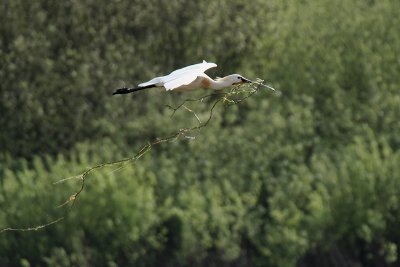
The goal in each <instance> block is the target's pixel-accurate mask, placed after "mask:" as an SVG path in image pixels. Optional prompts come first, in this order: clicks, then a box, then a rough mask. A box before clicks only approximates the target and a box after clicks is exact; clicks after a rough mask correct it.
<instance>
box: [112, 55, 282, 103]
mask: <svg viewBox="0 0 400 267" xmlns="http://www.w3.org/2000/svg"><path fill="white" fill-rule="evenodd" d="M216 66H217V64H215V63H211V62H206V61H205V60H203V62H202V63H198V64H194V65H190V66H187V67H184V68H181V69H177V70H175V71H173V72H171V73H170V74H168V75H166V76H160V77H156V78H154V79H151V80H150V81H148V82H144V83H141V84H139V85H138V86H137V87H132V88H129V87H123V88H119V89H116V90H115V91H114V92H113V95H118V94H129V93H133V92H136V91H139V90H144V89H148V88H153V87H163V88H165V90H166V91H177V92H187V91H192V90H194V89H199V88H205V89H214V90H220V89H223V88H226V87H229V86H232V85H237V84H243V83H257V84H260V83H258V82H254V81H251V80H249V79H246V78H244V77H243V76H242V75H239V74H231V75H228V76H225V77H223V78H216V79H215V80H213V79H211V78H210V77H209V76H208V75H207V74H205V73H204V72H205V71H206V70H208V69H211V68H215V67H216ZM260 85H263V86H265V87H268V88H269V89H271V90H274V91H275V89H274V88H272V87H270V86H268V85H265V84H260Z"/></svg>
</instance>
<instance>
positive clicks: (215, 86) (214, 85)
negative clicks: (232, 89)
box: [211, 79, 231, 90]
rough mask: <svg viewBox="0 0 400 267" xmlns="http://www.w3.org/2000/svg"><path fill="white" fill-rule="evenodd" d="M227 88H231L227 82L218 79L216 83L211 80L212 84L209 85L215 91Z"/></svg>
mask: <svg viewBox="0 0 400 267" xmlns="http://www.w3.org/2000/svg"><path fill="white" fill-rule="evenodd" d="M229 86H231V84H230V83H229V81H226V80H224V79H218V80H216V81H214V80H212V83H211V88H212V89H215V90H220V89H223V88H225V87H229Z"/></svg>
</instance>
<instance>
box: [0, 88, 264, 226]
mask: <svg viewBox="0 0 400 267" xmlns="http://www.w3.org/2000/svg"><path fill="white" fill-rule="evenodd" d="M259 87H260V84H253V85H252V86H251V87H244V88H241V87H234V88H233V89H232V90H231V91H229V92H226V93H214V94H209V95H205V96H202V97H200V98H197V99H186V100H184V101H183V102H182V103H181V104H179V105H178V106H177V107H175V108H174V107H172V106H168V105H167V107H169V108H171V109H172V110H173V112H172V115H171V117H172V116H174V114H175V113H176V111H178V110H180V109H181V108H184V109H186V110H187V111H189V112H191V113H192V114H193V115H194V116H195V117H196V119H197V121H198V124H197V125H195V126H192V127H189V128H183V129H180V130H178V131H177V132H175V133H172V134H171V135H169V136H166V137H163V138H157V139H155V140H153V141H151V142H149V143H147V144H146V145H144V146H142V147H141V149H140V150H139V151H138V152H137V153H136V154H135V155H133V156H132V157H128V158H124V159H121V160H116V161H112V162H107V163H101V164H98V165H96V166H93V167H90V168H89V169H87V170H86V171H84V172H82V173H81V174H79V175H76V176H72V177H69V178H65V179H61V180H59V181H57V182H55V183H54V184H59V183H63V182H65V181H68V180H71V179H79V180H81V185H80V187H79V189H78V190H77V191H76V192H75V193H74V194H72V195H71V196H70V197H69V198H68V199H67V200H66V201H65V202H64V203H62V204H60V205H59V206H58V207H63V206H65V205H67V204H69V203H72V205H71V206H70V207H69V209H68V212H69V211H70V210H71V209H72V208H73V207H74V205H75V203H76V201H77V199H78V196H79V195H80V194H81V193H82V192H83V191H84V189H85V186H86V179H87V177H88V175H89V174H90V173H92V172H94V171H95V170H98V169H102V168H105V167H110V166H115V165H119V166H120V167H122V166H123V165H124V164H126V163H128V162H132V161H136V160H138V159H139V158H141V157H142V156H143V155H144V154H146V153H147V152H149V151H150V150H151V149H152V147H153V146H155V145H158V144H162V143H165V142H169V141H173V140H176V139H178V138H179V137H180V136H184V137H186V135H187V134H188V133H190V132H192V131H195V130H200V129H201V128H204V127H206V126H207V125H208V124H209V122H210V121H211V119H212V117H213V111H214V109H215V107H216V106H217V105H218V104H219V103H221V102H222V103H224V104H225V105H227V106H231V105H236V104H239V103H241V102H243V101H245V100H246V99H248V98H249V97H251V96H252V95H253V94H255V93H256V92H257V91H258V89H259ZM246 88H250V90H246ZM241 95H244V96H243V97H241V98H239V99H234V98H233V97H235V96H236V97H237V96H241ZM213 96H219V98H217V99H216V100H215V102H214V103H213V104H212V106H211V109H210V111H209V116H208V118H207V120H206V121H205V122H204V123H202V122H201V121H200V119H199V117H198V116H197V114H196V113H195V112H194V111H193V110H191V109H190V108H188V107H186V106H185V104H186V103H188V102H198V101H200V102H203V101H204V100H205V99H207V98H211V97H213ZM68 212H67V214H68ZM67 214H66V215H67ZM66 215H65V216H66ZM63 219H64V217H60V218H57V219H55V220H53V221H51V222H49V223H46V224H42V225H37V226H33V227H28V228H4V229H2V230H0V233H3V232H8V231H37V230H40V229H43V228H45V227H48V226H50V225H53V224H56V223H58V222H60V221H61V220H63Z"/></svg>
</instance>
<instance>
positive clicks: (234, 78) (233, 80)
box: [217, 74, 252, 85]
mask: <svg viewBox="0 0 400 267" xmlns="http://www.w3.org/2000/svg"><path fill="white" fill-rule="evenodd" d="M217 80H220V81H223V82H225V83H227V84H230V85H238V84H243V83H252V81H251V80H249V79H246V78H244V77H243V76H242V75H239V74H231V75H228V76H225V77H224V78H218V79H217Z"/></svg>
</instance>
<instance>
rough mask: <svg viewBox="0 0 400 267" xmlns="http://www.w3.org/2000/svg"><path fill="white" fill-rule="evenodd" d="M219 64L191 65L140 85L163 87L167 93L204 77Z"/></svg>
mask: <svg viewBox="0 0 400 267" xmlns="http://www.w3.org/2000/svg"><path fill="white" fill-rule="evenodd" d="M216 66H217V64H215V63H210V62H206V61H205V60H203V62H202V63H198V64H194V65H190V66H187V67H184V68H182V69H178V70H175V71H173V72H171V73H170V74H168V75H166V76H162V77H157V78H154V79H152V80H150V81H148V82H145V83H141V84H139V87H143V86H148V85H151V84H157V85H163V86H164V87H165V89H166V90H167V91H169V90H173V89H175V88H178V87H180V86H182V85H187V84H190V83H191V82H193V81H194V80H195V79H196V78H197V77H198V76H202V75H204V72H205V71H206V70H208V69H211V68H214V67H216Z"/></svg>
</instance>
